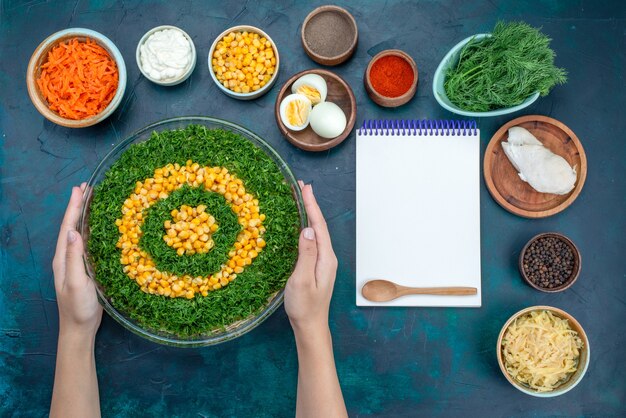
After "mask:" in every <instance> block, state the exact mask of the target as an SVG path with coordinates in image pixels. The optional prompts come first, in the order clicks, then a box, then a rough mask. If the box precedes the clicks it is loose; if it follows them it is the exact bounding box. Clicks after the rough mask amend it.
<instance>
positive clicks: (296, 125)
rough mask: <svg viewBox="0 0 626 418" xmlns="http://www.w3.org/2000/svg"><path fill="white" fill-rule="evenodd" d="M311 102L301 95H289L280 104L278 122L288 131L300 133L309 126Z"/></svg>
mask: <svg viewBox="0 0 626 418" xmlns="http://www.w3.org/2000/svg"><path fill="white" fill-rule="evenodd" d="M312 107H313V105H312V104H311V100H309V98H308V97H307V96H305V95H303V94H290V95H289V96H287V97H285V98H284V99H283V101H282V102H280V120H281V121H282V122H283V124H285V126H286V127H287V128H288V129H291V130H292V131H301V130H303V129H304V128H306V127H307V126H309V116H310V115H311V108H312Z"/></svg>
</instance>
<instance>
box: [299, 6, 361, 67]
mask: <svg viewBox="0 0 626 418" xmlns="http://www.w3.org/2000/svg"><path fill="white" fill-rule="evenodd" d="M301 39H302V46H303V47H304V51H305V52H306V53H307V55H308V56H309V57H310V58H311V59H312V60H313V61H315V62H317V63H318V64H322V65H328V66H333V65H339V64H341V63H343V62H345V61H346V60H348V58H350V57H351V56H352V54H353V53H354V50H355V49H356V44H357V41H358V39H359V31H358V29H357V26H356V21H355V20H354V17H353V16H352V15H351V14H350V12H348V11H347V10H346V9H344V8H342V7H339V6H320V7H318V8H317V9H315V10H313V11H312V12H311V13H309V15H308V16H307V17H306V18H305V19H304V23H302V32H301Z"/></svg>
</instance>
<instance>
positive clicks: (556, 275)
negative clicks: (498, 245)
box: [519, 232, 581, 293]
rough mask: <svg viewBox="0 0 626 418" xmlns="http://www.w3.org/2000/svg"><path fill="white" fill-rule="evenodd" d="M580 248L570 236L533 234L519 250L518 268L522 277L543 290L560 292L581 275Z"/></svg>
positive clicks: (551, 233)
mask: <svg viewBox="0 0 626 418" xmlns="http://www.w3.org/2000/svg"><path fill="white" fill-rule="evenodd" d="M580 268H581V257H580V251H578V248H577V247H576V245H575V244H574V243H573V242H572V240H571V239H569V238H567V237H566V236H565V235H563V234H559V233H558V232H546V233H543V234H539V235H536V236H534V237H533V238H531V239H530V241H528V243H527V244H526V245H525V246H524V248H523V249H522V252H521V253H520V257H519V270H520V273H521V274H522V277H523V278H524V280H525V281H526V282H527V283H528V284H529V285H531V286H532V287H534V288H535V289H537V290H540V291H542V292H549V293H554V292H561V291H563V290H565V289H567V288H569V287H570V286H571V285H573V284H574V282H575V281H576V279H578V275H579V274H580Z"/></svg>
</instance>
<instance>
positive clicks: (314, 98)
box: [274, 69, 356, 151]
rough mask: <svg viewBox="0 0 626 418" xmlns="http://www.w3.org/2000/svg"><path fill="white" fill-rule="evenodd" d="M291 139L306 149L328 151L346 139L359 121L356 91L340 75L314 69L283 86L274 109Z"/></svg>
mask: <svg viewBox="0 0 626 418" xmlns="http://www.w3.org/2000/svg"><path fill="white" fill-rule="evenodd" d="M274 111H275V116H276V123H277V124H278V128H279V129H280V131H281V133H282V134H283V136H285V138H287V140H288V141H289V142H291V143H292V144H293V145H295V146H296V147H298V148H301V149H304V150H306V151H324V150H327V149H329V148H332V147H334V146H336V145H338V144H340V143H341V142H343V141H344V140H345V139H346V138H347V137H348V136H349V135H350V132H352V129H353V128H354V123H355V121H356V100H355V98H354V92H353V91H352V89H351V88H350V86H349V85H348V83H346V82H345V81H344V80H343V79H342V78H341V77H339V76H338V75H337V74H335V73H333V72H331V71H327V70H322V69H312V70H307V71H302V72H300V73H298V74H295V75H294V76H293V77H291V78H290V79H289V80H287V82H286V83H285V84H284V85H283V87H282V88H281V89H280V92H279V93H278V96H277V98H276V105H275V108H274Z"/></svg>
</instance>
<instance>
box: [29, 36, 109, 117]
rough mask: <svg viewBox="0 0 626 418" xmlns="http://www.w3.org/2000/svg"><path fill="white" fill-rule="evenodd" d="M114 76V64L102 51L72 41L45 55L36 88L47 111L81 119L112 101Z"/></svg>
mask: <svg viewBox="0 0 626 418" xmlns="http://www.w3.org/2000/svg"><path fill="white" fill-rule="evenodd" d="M118 77H119V75H118V71H117V65H116V64H115V61H113V59H111V57H110V56H109V54H108V53H107V52H106V51H105V49H104V48H102V47H101V46H100V45H98V44H97V43H96V42H95V41H92V40H90V39H87V40H86V41H85V42H80V41H79V40H78V39H77V38H74V39H72V40H70V41H69V42H67V43H61V44H59V45H57V46H55V47H54V48H52V50H51V51H50V52H48V60H47V61H46V63H45V64H43V65H42V66H41V74H40V75H39V78H38V79H37V85H38V86H39V90H40V91H41V94H42V95H43V96H44V97H45V99H46V100H47V102H48V107H49V108H50V110H53V111H55V112H57V113H58V114H59V115H60V116H62V117H64V118H67V119H85V118H88V117H90V116H94V115H97V114H98V113H100V112H102V111H103V110H104V109H105V108H106V107H107V105H108V104H109V103H110V102H111V100H113V97H114V96H115V91H116V90H117V83H118Z"/></svg>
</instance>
